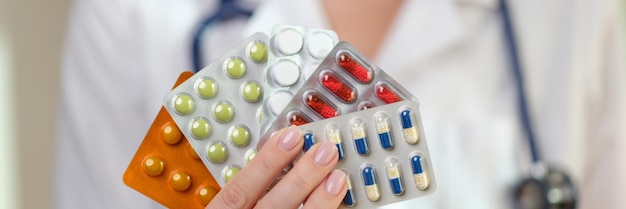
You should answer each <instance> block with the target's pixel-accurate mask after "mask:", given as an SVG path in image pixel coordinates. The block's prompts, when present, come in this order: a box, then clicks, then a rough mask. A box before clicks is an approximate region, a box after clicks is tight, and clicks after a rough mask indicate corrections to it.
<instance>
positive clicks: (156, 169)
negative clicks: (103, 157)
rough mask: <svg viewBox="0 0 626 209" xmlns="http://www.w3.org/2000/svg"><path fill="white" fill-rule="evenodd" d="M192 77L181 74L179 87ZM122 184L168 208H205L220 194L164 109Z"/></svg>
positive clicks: (151, 128)
mask: <svg viewBox="0 0 626 209" xmlns="http://www.w3.org/2000/svg"><path fill="white" fill-rule="evenodd" d="M192 75H193V73H191V72H184V73H182V74H181V75H180V77H179V78H178V81H177V82H176V84H177V85H178V84H180V83H182V82H183V81H185V80H187V79H188V78H189V77H191V76H192ZM123 180H124V183H125V184H126V185H128V186H129V187H131V188H133V189H135V190H137V191H138V192H140V193H142V194H144V195H146V196H148V197H150V198H152V199H153V200H155V201H157V202H159V203H161V204H162V205H164V206H166V207H168V208H204V207H205V206H206V205H207V204H208V203H209V202H210V201H211V199H213V197H214V196H215V195H216V194H217V192H219V190H220V187H219V185H218V184H217V182H216V181H215V179H213V176H211V174H210V173H209V171H208V170H207V169H206V167H205V166H204V164H203V163H202V161H200V158H199V157H198V155H197V154H196V152H195V151H194V150H193V149H192V148H191V145H190V144H189V143H188V142H187V140H186V139H185V137H184V136H183V135H182V133H181V131H180V130H179V129H178V127H177V126H176V124H175V123H174V120H173V119H172V117H171V116H170V114H168V113H167V111H166V110H165V108H161V110H160V111H159V114H158V115H157V116H156V118H155V120H154V122H153V123H152V126H151V127H150V130H149V131H148V133H147V134H146V137H145V138H144V140H143V142H142V143H141V145H140V146H139V148H138V149H137V152H136V153H135V156H134V157H133V159H132V160H131V162H130V164H129V165H128V168H127V169H126V171H125V172H124V176H123Z"/></svg>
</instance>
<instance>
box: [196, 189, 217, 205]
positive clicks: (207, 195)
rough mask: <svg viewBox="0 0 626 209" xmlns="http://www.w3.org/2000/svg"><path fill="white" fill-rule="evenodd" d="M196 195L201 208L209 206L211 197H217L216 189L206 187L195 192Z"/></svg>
mask: <svg viewBox="0 0 626 209" xmlns="http://www.w3.org/2000/svg"><path fill="white" fill-rule="evenodd" d="M196 195H198V200H199V201H200V204H202V206H206V205H208V204H209V202H211V200H212V199H213V197H215V195H217V189H215V188H213V187H206V186H205V187H200V188H199V189H198V191H197V192H196Z"/></svg>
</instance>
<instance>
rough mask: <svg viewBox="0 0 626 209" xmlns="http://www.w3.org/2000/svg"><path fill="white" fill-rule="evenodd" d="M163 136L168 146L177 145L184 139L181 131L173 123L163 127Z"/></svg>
mask: <svg viewBox="0 0 626 209" xmlns="http://www.w3.org/2000/svg"><path fill="white" fill-rule="evenodd" d="M161 135H162V136H163V141H165V143H167V144H172V145H173V144H176V143H178V142H179V141H180V139H181V138H182V134H181V133H180V129H178V126H176V123H174V122H173V121H170V122H167V123H166V124H165V125H163V127H161Z"/></svg>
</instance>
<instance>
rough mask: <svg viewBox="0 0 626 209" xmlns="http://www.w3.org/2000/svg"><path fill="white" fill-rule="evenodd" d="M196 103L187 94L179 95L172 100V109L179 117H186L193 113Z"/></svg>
mask: <svg viewBox="0 0 626 209" xmlns="http://www.w3.org/2000/svg"><path fill="white" fill-rule="evenodd" d="M195 105H196V102H195V101H193V98H191V96H189V95H187V94H181V95H178V96H176V98H175V99H174V109H176V112H177V113H178V114H181V115H187V114H189V113H191V112H192V111H193V108H194V107H195Z"/></svg>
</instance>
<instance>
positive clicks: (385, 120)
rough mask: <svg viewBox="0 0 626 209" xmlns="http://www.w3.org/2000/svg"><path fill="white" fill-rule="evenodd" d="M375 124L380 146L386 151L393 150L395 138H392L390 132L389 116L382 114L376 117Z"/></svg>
mask: <svg viewBox="0 0 626 209" xmlns="http://www.w3.org/2000/svg"><path fill="white" fill-rule="evenodd" d="M374 124H376V131H377V132H378V139H380V146H382V147H383V148H384V149H386V150H390V149H392V148H393V138H392V137H391V132H389V117H388V116H387V114H385V113H382V112H380V113H377V114H376V115H374Z"/></svg>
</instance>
